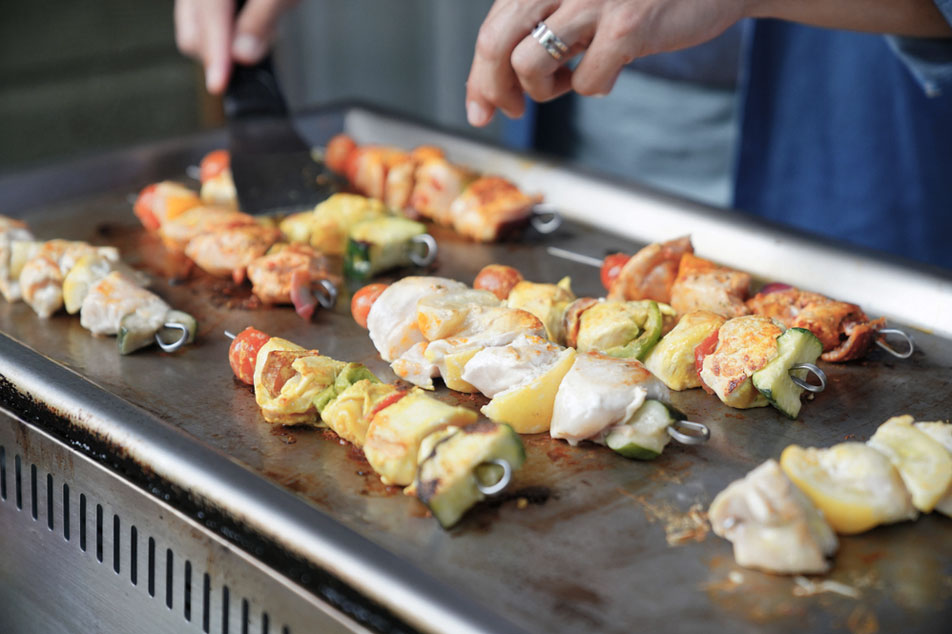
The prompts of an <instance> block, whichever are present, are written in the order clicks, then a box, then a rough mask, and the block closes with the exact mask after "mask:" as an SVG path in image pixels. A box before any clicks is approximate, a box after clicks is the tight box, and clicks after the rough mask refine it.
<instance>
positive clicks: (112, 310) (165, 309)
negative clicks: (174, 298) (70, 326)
mask: <svg viewBox="0 0 952 634" xmlns="http://www.w3.org/2000/svg"><path fill="white" fill-rule="evenodd" d="M170 310H171V308H170V307H169V305H168V304H166V303H165V301H163V299H162V298H161V297H159V296H158V295H156V294H155V293H153V292H151V291H147V290H146V289H144V288H142V287H140V286H139V285H138V284H137V283H136V279H135V278H134V277H131V276H129V275H126V274H124V273H122V272H120V271H113V272H112V273H110V274H109V275H107V276H106V277H104V278H102V279H101V280H99V281H98V282H96V283H95V284H93V286H92V287H91V288H90V289H89V292H88V293H87V294H86V297H85V298H84V299H83V305H82V308H81V309H80V311H79V323H80V325H81V326H82V327H83V328H85V329H86V330H89V331H90V332H91V333H93V334H95V335H115V334H117V333H118V332H119V326H120V322H121V321H122V318H123V317H125V316H127V315H131V314H133V313H135V314H136V315H137V316H138V317H139V318H140V319H141V321H142V323H143V324H145V325H147V326H148V327H149V328H151V329H152V330H156V331H157V330H159V329H160V328H161V327H162V325H163V324H164V323H165V319H166V316H167V315H168V313H169V311H170Z"/></svg>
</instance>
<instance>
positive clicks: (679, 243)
mask: <svg viewBox="0 0 952 634" xmlns="http://www.w3.org/2000/svg"><path fill="white" fill-rule="evenodd" d="M685 253H694V247H693V246H692V245H691V238H690V236H684V237H683V238H677V239H675V240H670V241H668V242H662V243H654V244H649V245H648V246H646V247H645V248H643V249H642V250H640V251H639V252H638V253H636V254H634V255H633V256H631V258H629V260H628V261H627V262H626V263H625V265H624V266H623V267H622V269H621V272H620V273H619V274H618V277H616V278H615V280H614V282H612V285H611V288H610V289H609V291H608V299H617V300H639V299H653V300H655V301H656V302H664V303H665V304H670V303H671V287H672V285H673V284H674V280H675V278H676V277H677V276H678V267H679V265H680V263H681V257H682V256H683V255H684V254H685Z"/></svg>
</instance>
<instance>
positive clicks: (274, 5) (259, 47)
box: [231, 0, 296, 64]
mask: <svg viewBox="0 0 952 634" xmlns="http://www.w3.org/2000/svg"><path fill="white" fill-rule="evenodd" d="M294 4H296V2H293V1H290V0H248V3H247V4H246V5H245V7H244V8H243V9H242V10H241V13H240V14H239V15H238V21H237V22H236V23H235V37H234V41H233V42H232V45H231V54H232V57H234V59H235V61H236V62H239V63H241V64H254V63H255V62H257V61H259V60H261V58H263V57H264V56H265V55H266V54H267V53H268V50H269V49H270V48H271V42H272V40H273V39H274V32H275V27H276V25H277V23H278V19H279V18H280V17H281V15H282V14H283V13H284V11H286V10H287V9H289V8H290V7H292V6H293V5H294Z"/></svg>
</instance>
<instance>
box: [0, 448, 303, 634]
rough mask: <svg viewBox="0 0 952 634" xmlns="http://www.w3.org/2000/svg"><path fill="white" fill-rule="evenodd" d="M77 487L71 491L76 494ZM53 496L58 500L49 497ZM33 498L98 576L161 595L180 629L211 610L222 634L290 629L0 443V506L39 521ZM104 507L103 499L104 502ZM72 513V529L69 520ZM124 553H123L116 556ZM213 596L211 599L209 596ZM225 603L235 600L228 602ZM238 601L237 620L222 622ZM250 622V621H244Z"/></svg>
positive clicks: (200, 622)
mask: <svg viewBox="0 0 952 634" xmlns="http://www.w3.org/2000/svg"><path fill="white" fill-rule="evenodd" d="M77 493H78V495H77ZM57 496H59V497H60V498H61V501H62V505H61V506H59V508H57V506H56V504H55V502H56V497H57ZM41 501H42V503H43V506H44V507H45V509H44V511H45V512H43V513H42V515H45V524H46V529H47V531H48V532H50V533H54V534H58V535H60V536H62V539H63V540H65V541H66V542H69V543H71V544H75V547H76V549H77V551H79V552H80V553H82V554H84V555H85V556H88V557H95V559H96V561H97V562H99V564H101V566H102V571H103V574H107V573H108V574H112V575H117V576H119V577H120V578H122V577H124V578H125V582H126V583H128V584H130V585H131V586H133V587H134V588H135V589H136V590H137V591H141V592H143V593H147V594H148V596H149V597H151V598H152V600H154V601H161V602H163V603H164V604H165V606H166V608H167V609H168V610H169V611H170V612H171V613H173V614H174V613H176V612H177V613H178V614H179V615H180V616H181V619H182V630H183V631H187V630H188V629H189V628H190V627H191V628H194V630H195V631H201V632H210V631H211V630H210V627H211V624H212V622H213V618H212V611H213V610H220V615H219V616H220V618H218V619H214V621H215V622H217V623H220V629H216V630H215V631H216V632H221V633H222V634H239V633H240V634H252V633H253V634H258V632H260V633H261V634H278V633H280V634H291V628H290V627H289V626H288V625H280V626H278V625H276V624H275V625H274V626H272V622H271V617H270V615H269V614H268V612H267V611H264V610H262V611H261V612H260V618H254V617H258V616H259V615H258V614H253V613H252V609H253V602H252V601H251V600H250V599H249V597H245V596H239V595H235V594H233V593H232V591H231V589H230V588H229V586H228V584H225V583H220V582H216V580H215V579H214V578H213V576H212V574H210V573H209V572H202V571H201V570H200V569H197V568H196V567H195V566H193V564H192V561H191V560H189V559H188V558H184V559H183V558H182V557H180V556H179V555H177V554H176V552H175V551H173V549H172V548H169V547H164V546H160V545H159V543H160V542H161V539H159V538H158V536H153V535H146V534H144V533H143V532H141V531H140V530H139V528H138V527H137V526H136V524H135V523H130V522H127V521H125V520H123V518H122V517H120V516H119V514H118V513H114V512H111V511H107V510H106V509H105V508H104V506H103V503H102V502H103V501H102V500H97V499H95V497H93V496H92V495H87V494H86V493H85V492H77V491H76V490H75V487H71V486H70V483H68V482H65V481H64V482H62V483H59V482H57V481H56V479H55V478H54V476H53V474H52V473H45V474H44V473H42V471H41V470H40V469H38V468H37V465H36V464H34V463H29V464H27V463H26V461H25V460H24V459H23V458H22V457H21V455H20V454H19V453H17V452H8V451H7V447H6V446H4V445H3V444H0V505H6V506H15V508H16V511H17V512H20V513H29V514H30V517H32V520H33V521H34V522H37V523H40V521H41V513H40V504H41ZM107 506H108V505H107ZM74 514H78V528H79V530H78V533H79V534H78V535H76V534H71V527H74V528H75V525H74V524H73V523H72V521H71V518H72V517H73V516H74ZM109 534H111V540H109V541H110V542H111V548H106V546H105V543H106V542H105V540H104V536H105V535H109ZM143 551H144V552H145V553H146V557H145V562H146V565H145V566H144V569H141V570H140V569H139V568H140V557H141V553H142V552H143ZM123 555H127V556H123ZM216 594H217V595H218V598H220V600H213V597H214V595H216ZM232 602H237V603H236V604H235V605H233V604H232ZM239 604H240V612H237V613H238V614H240V617H239V618H238V619H237V621H238V622H229V620H230V619H231V618H233V617H234V615H235V614H236V610H235V608H237V606H238V605H239ZM253 625H254V627H252V626H253Z"/></svg>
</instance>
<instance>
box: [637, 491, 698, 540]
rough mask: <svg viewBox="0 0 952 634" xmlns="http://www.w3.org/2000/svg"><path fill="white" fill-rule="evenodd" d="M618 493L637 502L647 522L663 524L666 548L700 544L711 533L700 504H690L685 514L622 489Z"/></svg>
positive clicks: (667, 505)
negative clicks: (693, 543)
mask: <svg viewBox="0 0 952 634" xmlns="http://www.w3.org/2000/svg"><path fill="white" fill-rule="evenodd" d="M618 492H619V493H621V494H622V495H624V496H625V497H629V498H631V499H632V500H634V501H636V502H638V504H640V505H641V507H642V508H643V509H644V511H645V516H646V517H647V518H648V521H649V522H652V523H653V522H656V521H659V520H660V521H662V522H664V535H665V539H666V540H667V542H668V546H682V545H684V544H686V543H688V542H691V541H694V542H702V541H704V540H705V539H706V538H707V535H708V533H709V532H710V531H711V525H710V524H709V523H708V521H707V513H706V512H705V511H704V507H703V506H702V505H701V504H698V503H695V504H692V505H691V507H690V508H689V509H688V510H687V512H684V511H680V510H679V509H677V508H675V507H673V506H671V505H670V504H667V503H665V502H660V503H658V504H653V503H651V502H649V501H648V498H647V497H645V496H643V495H632V494H631V493H629V492H628V491H625V490H624V489H618Z"/></svg>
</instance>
